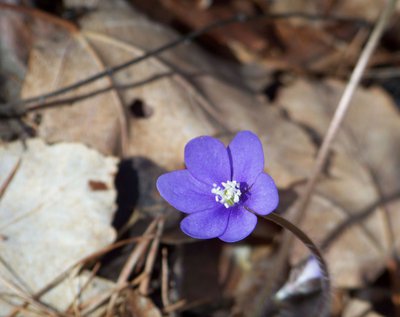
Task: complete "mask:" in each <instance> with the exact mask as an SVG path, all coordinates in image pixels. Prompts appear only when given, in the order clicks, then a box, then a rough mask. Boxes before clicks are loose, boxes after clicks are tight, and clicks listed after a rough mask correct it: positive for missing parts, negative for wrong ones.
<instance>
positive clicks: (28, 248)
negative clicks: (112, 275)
mask: <svg viewBox="0 0 400 317" xmlns="http://www.w3.org/2000/svg"><path fill="white" fill-rule="evenodd" d="M17 158H21V164H20V166H19V168H18V170H17V172H16V174H15V176H14V177H13V179H12V181H11V183H10V184H9V186H8V187H7V190H6V192H5V194H4V196H3V197H2V199H1V200H0V231H1V233H2V235H4V237H5V240H3V241H0V254H1V257H2V259H3V260H4V261H5V262H6V263H7V264H8V266H9V267H11V268H12V271H13V272H14V274H11V273H10V271H9V270H8V269H7V268H6V266H5V265H4V263H3V264H2V265H1V266H0V274H1V276H2V278H5V279H7V280H10V281H12V282H13V283H16V284H17V285H19V286H20V287H22V288H23V289H24V290H25V291H26V292H27V293H35V292H37V291H39V290H40V289H42V288H43V287H45V286H46V285H47V284H49V283H50V282H52V281H53V280H54V279H55V278H56V277H57V276H59V274H61V273H62V272H65V271H66V270H67V269H69V268H70V267H71V266H72V265H73V264H75V263H77V262H78V261H79V260H81V259H83V258H84V257H85V256H87V255H89V254H91V253H94V252H95V251H98V250H99V249H101V248H102V247H104V246H106V245H108V244H109V243H111V242H112V241H113V240H114V239H115V231H114V229H113V228H112V227H111V225H110V223H111V220H112V217H113V213H114V210H115V203H114V201H115V197H116V192H115V189H114V185H113V179H114V174H115V173H116V164H117V160H116V159H114V158H110V157H103V156H102V155H100V154H99V153H97V152H96V151H94V150H91V149H88V148H86V147H85V146H83V145H81V144H72V143H71V144H68V143H65V144H55V145H51V146H48V145H46V144H45V143H43V141H42V140H40V139H32V140H29V141H28V142H27V149H26V150H24V148H23V145H22V144H21V143H19V142H15V143H11V144H8V145H4V146H2V147H1V148H0V175H8V174H9V173H10V163H9V162H16V160H17ZM11 165H12V164H11ZM92 181H96V182H101V183H103V184H104V186H105V188H104V190H98V191H96V190H93V189H92V188H91V187H90V182H92ZM14 275H17V276H18V279H16V277H15V276H14ZM74 283H77V281H75V282H74ZM65 287H68V283H66V284H65ZM0 289H1V291H3V292H10V290H9V289H8V288H7V287H6V285H4V284H0ZM58 292H61V293H64V294H67V293H68V291H67V289H66V288H63V289H62V290H59V291H58ZM68 294H70V292H69V293H68ZM49 296H50V297H49V300H50V301H51V304H52V305H54V306H56V307H60V308H63V307H65V305H68V304H69V302H68V300H67V299H71V297H68V298H67V297H63V296H60V295H58V296H57V295H54V294H53V295H49ZM65 296H66V295H65ZM0 307H1V308H0V310H1V311H2V312H6V311H8V310H9V307H8V306H7V305H5V304H4V303H3V302H2V303H1V306H0Z"/></svg>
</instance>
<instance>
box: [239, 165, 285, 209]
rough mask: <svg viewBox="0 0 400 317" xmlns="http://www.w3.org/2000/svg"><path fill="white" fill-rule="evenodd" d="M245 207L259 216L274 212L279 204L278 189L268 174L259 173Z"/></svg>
mask: <svg viewBox="0 0 400 317" xmlns="http://www.w3.org/2000/svg"><path fill="white" fill-rule="evenodd" d="M247 197H248V198H247V200H246V202H245V206H246V207H249V208H250V209H252V210H253V211H254V212H255V213H257V214H259V215H267V214H269V213H271V212H272V211H274V210H275V209H276V207H277V206H278V203H279V196H278V189H277V188H276V185H275V183H274V181H273V179H272V178H271V176H269V175H268V174H265V173H261V174H260V175H259V176H258V177H257V179H256V181H255V182H254V184H253V186H252V187H251V188H250V190H249V194H248V196H247Z"/></svg>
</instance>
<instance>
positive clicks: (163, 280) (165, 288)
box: [161, 248, 170, 308]
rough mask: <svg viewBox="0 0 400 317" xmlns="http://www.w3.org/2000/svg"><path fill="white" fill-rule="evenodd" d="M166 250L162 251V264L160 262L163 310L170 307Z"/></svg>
mask: <svg viewBox="0 0 400 317" xmlns="http://www.w3.org/2000/svg"><path fill="white" fill-rule="evenodd" d="M168 275H169V268H168V250H167V248H163V249H162V262H161V300H162V303H163V306H164V308H165V307H167V306H169V305H170V301H169V294H168Z"/></svg>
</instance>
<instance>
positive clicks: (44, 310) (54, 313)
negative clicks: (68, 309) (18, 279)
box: [0, 275, 67, 317]
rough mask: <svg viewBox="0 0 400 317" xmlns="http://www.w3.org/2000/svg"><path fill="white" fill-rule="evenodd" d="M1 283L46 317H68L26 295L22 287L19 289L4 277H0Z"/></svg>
mask: <svg viewBox="0 0 400 317" xmlns="http://www.w3.org/2000/svg"><path fill="white" fill-rule="evenodd" d="M0 281H1V283H2V284H3V285H5V286H6V287H8V288H9V289H10V290H11V291H12V292H13V293H14V294H16V295H17V296H18V297H20V298H21V299H23V300H24V301H25V302H27V303H29V304H30V305H32V306H33V307H35V308H36V309H37V310H39V311H40V312H42V313H43V315H44V316H52V317H59V316H67V315H64V314H62V313H60V312H58V311H57V310H55V309H54V308H52V307H48V306H46V305H44V304H42V303H41V302H39V301H38V300H36V299H34V298H33V297H32V296H31V295H29V294H26V292H24V291H23V290H21V289H20V287H18V286H17V285H15V284H14V283H12V282H10V281H8V280H7V279H5V278H4V277H3V276H1V275H0Z"/></svg>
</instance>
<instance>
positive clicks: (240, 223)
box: [219, 206, 257, 242]
mask: <svg viewBox="0 0 400 317" xmlns="http://www.w3.org/2000/svg"><path fill="white" fill-rule="evenodd" d="M229 209H231V215H230V217H229V221H228V226H227V227H226V231H225V232H224V234H223V235H222V236H219V238H220V239H221V240H222V241H225V242H236V241H239V240H242V239H244V238H246V237H247V236H248V235H249V234H250V233H252V232H253V230H254V228H255V226H256V224H257V217H256V215H254V214H252V213H251V212H249V211H247V210H246V209H244V208H243V207H241V206H238V207H232V208H229Z"/></svg>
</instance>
